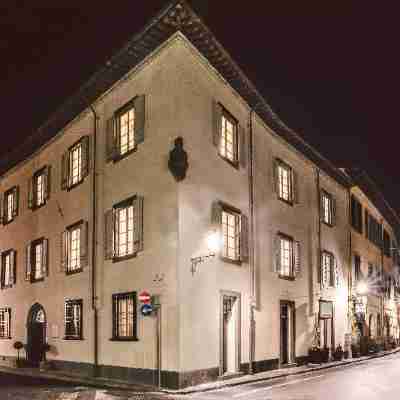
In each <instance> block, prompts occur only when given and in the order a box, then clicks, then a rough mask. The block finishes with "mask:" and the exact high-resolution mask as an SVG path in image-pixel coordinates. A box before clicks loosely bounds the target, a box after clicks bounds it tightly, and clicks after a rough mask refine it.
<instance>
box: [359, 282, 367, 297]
mask: <svg viewBox="0 0 400 400" xmlns="http://www.w3.org/2000/svg"><path fill="white" fill-rule="evenodd" d="M357 293H358V294H360V295H365V294H367V293H368V285H367V283H366V282H359V283H358V284H357Z"/></svg>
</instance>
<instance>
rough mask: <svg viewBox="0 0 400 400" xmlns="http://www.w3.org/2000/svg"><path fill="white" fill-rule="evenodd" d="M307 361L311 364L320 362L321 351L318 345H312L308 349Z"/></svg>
mask: <svg viewBox="0 0 400 400" xmlns="http://www.w3.org/2000/svg"><path fill="white" fill-rule="evenodd" d="M308 362H310V363H313V364H321V363H322V351H321V349H320V348H319V347H317V346H313V347H310V348H309V349H308Z"/></svg>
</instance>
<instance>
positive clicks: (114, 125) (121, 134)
mask: <svg viewBox="0 0 400 400" xmlns="http://www.w3.org/2000/svg"><path fill="white" fill-rule="evenodd" d="M144 125H145V96H144V95H141V96H137V97H135V98H134V99H133V100H132V101H130V102H129V103H127V104H126V105H124V106H123V107H121V108H120V109H119V110H117V111H116V112H115V113H114V116H113V117H112V118H111V119H110V120H109V121H108V123H107V143H106V145H107V151H106V156H107V161H118V160H119V159H121V158H124V157H125V156H127V155H128V154H130V153H132V152H133V151H134V150H136V147H137V145H138V144H139V143H142V142H143V141H144Z"/></svg>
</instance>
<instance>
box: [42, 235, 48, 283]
mask: <svg viewBox="0 0 400 400" xmlns="http://www.w3.org/2000/svg"><path fill="white" fill-rule="evenodd" d="M42 246H43V247H42V276H46V275H49V260H48V258H49V241H48V239H43V242H42Z"/></svg>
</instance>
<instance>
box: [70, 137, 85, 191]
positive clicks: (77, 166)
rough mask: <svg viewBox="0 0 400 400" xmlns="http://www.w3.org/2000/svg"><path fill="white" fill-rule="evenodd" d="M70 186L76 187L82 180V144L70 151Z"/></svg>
mask: <svg viewBox="0 0 400 400" xmlns="http://www.w3.org/2000/svg"><path fill="white" fill-rule="evenodd" d="M69 162H70V166H69V170H70V182H71V183H70V184H71V185H76V184H77V183H79V182H80V181H81V180H82V143H80V142H79V143H77V144H76V145H75V146H74V147H73V148H72V149H71V150H70V157H69Z"/></svg>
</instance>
